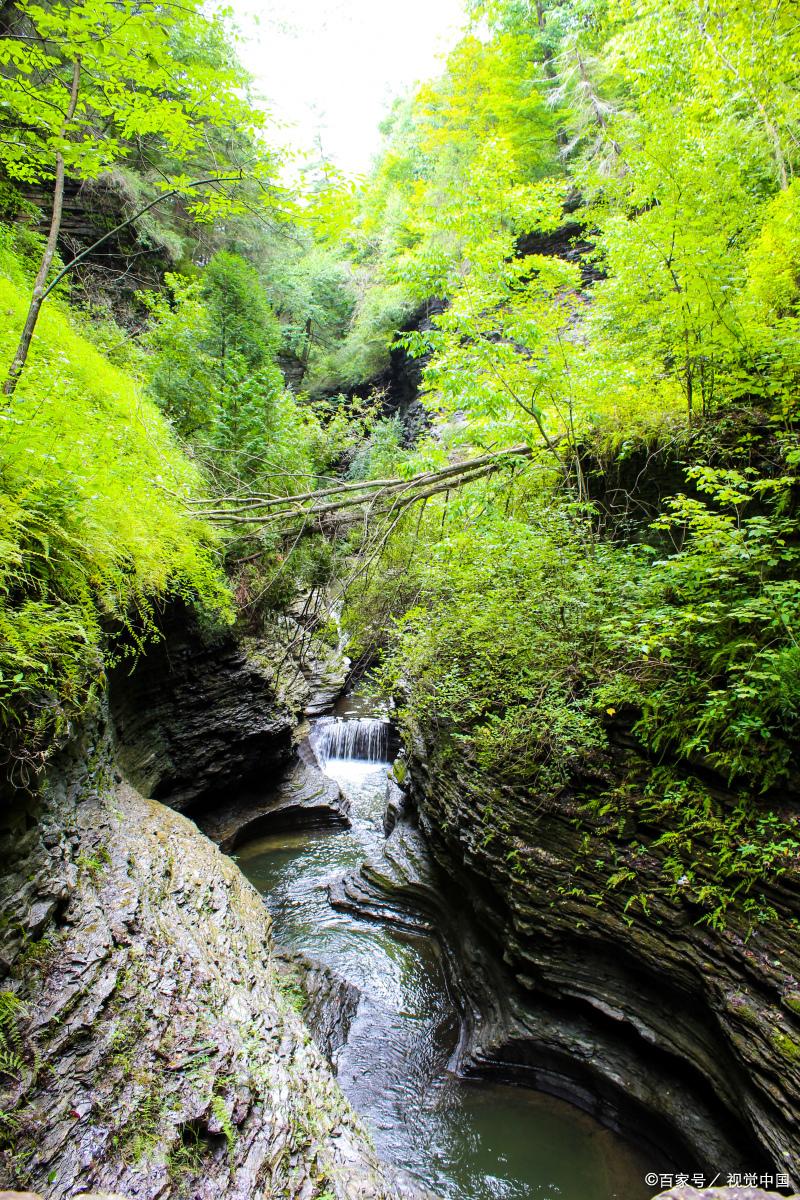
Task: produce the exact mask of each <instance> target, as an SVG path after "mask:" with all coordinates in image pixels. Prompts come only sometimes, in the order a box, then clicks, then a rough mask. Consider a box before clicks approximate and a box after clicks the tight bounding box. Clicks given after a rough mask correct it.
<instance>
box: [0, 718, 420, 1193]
mask: <svg viewBox="0 0 800 1200" xmlns="http://www.w3.org/2000/svg"><path fill="white" fill-rule="evenodd" d="M2 823H3V829H2V852H3V857H4V861H5V862H6V864H7V866H6V870H5V872H4V874H3V879H2V882H1V883H0V896H1V897H2V911H3V914H4V921H5V936H4V944H3V972H4V975H5V979H4V981H3V983H2V989H1V991H2V1002H1V1007H0V1031H2V1039H3V1048H4V1053H5V1055H6V1057H5V1059H4V1060H3V1066H4V1072H5V1073H4V1075H3V1076H2V1085H3V1088H2V1091H3V1094H2V1096H1V1097H0V1110H1V1111H2V1120H1V1122H0V1145H2V1160H1V1162H2V1165H1V1166H0V1187H2V1186H4V1185H5V1186H15V1185H16V1186H24V1187H32V1188H35V1189H36V1190H39V1191H41V1192H43V1193H44V1194H45V1195H47V1197H48V1200H61V1198H62V1197H71V1196H73V1195H74V1194H76V1193H78V1192H81V1191H91V1190H108V1191H113V1192H119V1193H122V1194H124V1195H126V1196H131V1197H132V1196H135V1197H137V1200H155V1198H156V1197H159V1198H160V1200H166V1198H167V1197H171V1196H176V1197H177V1196H188V1195H191V1196H192V1197H194V1198H196V1200H205V1198H208V1200H211V1198H212V1197H213V1198H214V1200H217V1198H218V1197H220V1196H222V1195H224V1196H226V1197H228V1198H229V1200H237V1198H240V1200H245V1198H247V1200H260V1198H261V1197H265V1198H266V1197H273V1196H284V1197H287V1198H288V1197H298V1198H300V1197H302V1198H303V1200H311V1198H313V1197H321V1196H323V1195H325V1196H335V1197H337V1200H345V1198H347V1200H355V1198H356V1197H358V1198H360V1200H367V1198H369V1197H374V1198H375V1200H378V1198H381V1200H396V1198H397V1197H399V1196H400V1195H401V1194H406V1193H402V1192H401V1190H399V1185H397V1186H396V1185H395V1184H394V1183H393V1182H391V1181H390V1180H389V1179H388V1178H387V1177H386V1176H385V1175H384V1174H383V1172H382V1169H381V1167H380V1165H379V1163H378V1161H377V1159H376V1157H375V1155H374V1152H373V1151H372V1149H371V1148H370V1145H369V1142H368V1139H367V1137H366V1135H365V1133H364V1130H363V1129H362V1128H361V1126H360V1125H359V1122H358V1120H357V1118H356V1117H355V1115H354V1114H353V1112H352V1110H351V1109H350V1108H349V1106H348V1104H347V1102H346V1101H345V1100H344V1098H343V1096H342V1095H341V1093H340V1091H339V1089H338V1086H337V1085H336V1083H335V1081H334V1079H333V1077H332V1075H331V1073H330V1070H329V1068H328V1066H327V1064H326V1063H325V1061H324V1059H323V1057H322V1055H321V1053H320V1052H319V1051H318V1049H317V1048H316V1046H315V1045H314V1044H313V1042H312V1041H311V1039H310V1037H309V1035H308V1032H307V1030H306V1029H305V1027H304V1025H303V1024H302V1023H301V1021H300V1018H299V1017H298V1015H297V1013H296V1012H295V1009H294V1007H293V1003H292V997H291V994H290V993H289V990H288V989H287V987H286V983H285V979H284V980H282V976H281V974H280V972H279V971H278V970H277V969H276V963H275V961H274V958H273V948H272V944H271V939H270V930H269V918H268V916H267V913H266V909H265V907H264V905H263V903H262V901H261V898H260V897H259V896H258V894H257V893H256V892H255V890H254V889H253V888H252V887H251V886H250V885H249V884H248V883H247V882H246V881H245V880H244V878H243V876H242V875H241V873H240V872H239V871H238V869H237V868H236V866H235V865H234V864H233V862H231V861H230V860H229V859H227V858H225V857H224V856H223V855H222V854H221V853H220V852H219V851H218V850H217V849H216V848H215V847H214V846H213V845H212V844H211V842H209V841H208V840H207V839H206V838H205V837H204V836H203V835H202V834H200V833H199V831H198V830H197V828H196V826H195V825H194V824H193V823H192V822H190V821H189V820H187V819H186V818H185V817H184V816H181V815H179V814H178V813H176V812H174V811H172V810H170V809H168V808H166V807H164V806H163V805H161V804H159V803H157V802H154V801H152V800H148V799H145V798H144V797H143V796H142V795H141V794H140V793H139V792H137V791H136V790H135V789H134V788H133V787H132V786H130V784H128V783H126V782H125V781H124V780H122V779H121V777H120V775H119V774H118V773H117V772H116V770H115V767H114V762H113V756H112V750H111V742H110V739H109V737H108V736H107V733H106V731H105V730H104V729H102V728H100V729H97V730H95V732H94V733H93V734H92V735H90V736H87V738H86V739H85V740H84V741H83V742H82V743H74V744H73V745H72V746H71V747H70V748H69V750H68V751H66V752H65V753H64V754H62V755H61V756H60V758H58V759H56V760H55V761H54V762H53V764H52V767H51V771H50V776H49V779H48V781H47V784H46V786H45V787H44V789H43V791H42V794H41V795H40V796H39V797H38V798H30V797H29V798H23V797H17V799H16V801H15V802H14V803H12V804H10V805H8V806H7V807H6V809H5V811H4V813H3V818H2ZM408 1194H410V1193H408Z"/></svg>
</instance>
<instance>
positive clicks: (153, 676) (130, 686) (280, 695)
mask: <svg viewBox="0 0 800 1200" xmlns="http://www.w3.org/2000/svg"><path fill="white" fill-rule="evenodd" d="M162 634H163V636H162V637H161V639H160V640H159V641H158V642H156V643H155V644H154V645H153V646H151V647H150V648H148V650H147V652H146V653H145V654H144V655H143V656H142V657H141V658H140V659H139V660H138V661H137V663H136V665H135V669H134V670H133V671H131V670H130V669H129V668H126V667H125V666H122V667H119V668H118V669H117V670H116V671H115V672H114V673H113V675H112V678H111V686H110V703H111V714H112V719H113V722H114V726H115V739H116V746H117V751H116V752H117V756H118V759H119V762H120V764H121V766H122V768H123V770H124V771H125V774H126V776H127V777H128V778H129V779H130V780H131V781H132V782H133V783H134V784H135V785H136V786H137V787H138V788H139V790H140V791H142V792H143V793H144V794H145V795H148V796H152V797H153V798H154V799H157V800H163V801H164V802H165V803H166V804H169V805H170V807H172V808H176V809H178V810H179V811H181V812H192V813H195V812H200V811H203V810H207V809H209V808H215V809H216V808H218V807H219V806H221V805H222V804H224V803H226V802H228V801H230V799H231V798H232V797H234V796H236V797H238V796H240V795H241V793H242V792H243V791H245V790H247V789H249V790H250V792H251V793H252V794H253V795H254V796H255V795H257V794H258V793H259V792H261V793H264V792H265V791H267V790H268V789H269V788H271V787H272V786H273V785H274V784H275V783H276V782H277V780H278V779H279V778H280V776H281V773H282V769H283V767H284V766H285V765H286V764H287V763H288V762H289V761H290V760H291V758H292V756H293V752H294V740H295V730H296V729H297V726H298V721H299V720H300V719H301V718H302V716H303V715H304V714H305V713H306V712H308V713H314V712H316V711H318V709H319V707H320V705H321V704H323V703H324V702H325V701H326V700H328V699H329V698H330V696H331V695H332V694H338V691H340V690H341V688H342V686H343V684H344V679H345V677H346V673H347V660H346V659H344V658H342V657H341V656H340V655H338V654H337V653H336V652H335V651H332V650H330V649H329V648H328V647H327V646H325V645H324V644H323V643H322V642H320V641H319V640H318V639H312V638H311V637H310V636H309V635H308V633H307V632H304V631H303V630H301V629H300V627H299V626H298V625H297V623H296V622H294V621H292V620H291V619H290V618H288V617H287V618H284V621H283V625H282V626H280V627H278V626H276V627H275V628H274V629H273V630H271V631H268V632H267V633H266V634H263V635H262V636H261V637H260V638H259V639H258V640H256V639H253V638H249V639H248V638H243V637H241V636H237V635H236V634H234V633H222V634H220V635H217V636H215V637H209V636H204V635H203V634H202V633H201V632H200V631H199V630H198V629H197V628H196V626H195V624H194V623H193V621H192V620H191V618H190V616H189V614H188V613H187V612H186V611H185V610H183V609H182V608H180V607H175V608H174V609H172V610H171V611H170V613H169V614H168V616H167V617H166V619H165V621H164V628H163V630H162ZM293 641H296V642H297V643H298V645H302V646H303V648H304V654H303V656H302V658H301V656H300V654H299V652H298V651H297V650H296V649H294V647H293Z"/></svg>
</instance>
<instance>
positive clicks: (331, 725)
mask: <svg viewBox="0 0 800 1200" xmlns="http://www.w3.org/2000/svg"><path fill="white" fill-rule="evenodd" d="M389 729H390V725H389V722H388V721H384V720H382V719H381V718H380V717H323V718H322V719H321V720H320V721H318V722H317V727H316V731H315V733H316V736H315V737H314V750H315V752H316V755H317V758H318V759H319V763H320V766H321V767H323V768H324V767H325V765H326V763H328V762H330V761H331V760H332V759H339V760H342V759H343V760H344V761H346V762H353V761H356V762H371V763H383V762H388V761H389Z"/></svg>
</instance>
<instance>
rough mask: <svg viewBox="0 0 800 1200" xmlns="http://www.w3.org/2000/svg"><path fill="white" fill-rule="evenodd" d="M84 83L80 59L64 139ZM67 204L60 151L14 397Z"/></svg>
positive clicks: (12, 378) (13, 380)
mask: <svg viewBox="0 0 800 1200" xmlns="http://www.w3.org/2000/svg"><path fill="white" fill-rule="evenodd" d="M80 80H81V60H80V58H76V59H75V62H74V63H73V65H72V87H71V89H70V95H69V105H68V106H67V111H66V115H65V117H64V123H63V125H62V126H61V131H60V133H59V136H60V137H62V138H63V137H64V136H65V134H66V132H67V129H68V127H69V123H70V121H71V120H72V118H73V117H74V116H75V108H76V106H77V103H78V88H79V87H80ZM63 205H64V155H63V154H62V153H61V151H60V150H59V151H58V152H57V153H56V177H55V186H54V188H53V214H52V216H51V218H50V232H49V233H48V235H47V245H46V246H45V248H44V254H43V255H42V261H41V263H40V264H39V270H38V272H37V275H36V281H35V283H34V285H33V295H32V296H31V303H30V307H29V308H28V315H27V317H26V318H25V325H24V326H23V329H22V336H21V337H20V339H19V345H18V346H17V352H16V354H15V355H14V361H13V362H12V364H11V366H10V368H9V371H8V375H7V376H6V380H5V383H4V384H3V394H4V395H6V396H13V394H14V390H15V388H16V386H17V383H18V382H19V377H20V375H21V374H22V372H23V369H24V367H25V363H26V361H27V358H28V351H29V350H30V346H31V339H32V338H33V331H34V329H35V328H36V322H37V321H38V319H39V311H40V309H41V307H42V302H43V300H44V297H45V292H46V288H47V276H48V275H49V274H50V267H51V266H52V265H53V258H54V256H55V252H56V245H57V243H58V234H59V231H60V229H61V212H62V209H63Z"/></svg>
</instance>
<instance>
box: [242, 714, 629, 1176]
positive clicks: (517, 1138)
mask: <svg viewBox="0 0 800 1200" xmlns="http://www.w3.org/2000/svg"><path fill="white" fill-rule="evenodd" d="M361 712H363V709H360V706H359V704H358V702H352V701H351V702H348V701H343V702H340V704H339V706H338V716H336V717H334V718H330V717H328V718H321V719H320V720H319V721H318V722H316V723H315V729H314V734H313V737H312V741H313V742H314V744H315V749H316V753H317V756H318V758H319V759H320V762H321V764H322V766H323V769H324V770H325V772H326V773H327V774H328V775H330V776H331V778H333V779H334V780H336V782H337V783H338V784H339V785H340V787H341V788H342V791H343V792H344V793H345V794H346V795H347V796H348V798H349V799H350V802H351V820H352V827H351V828H350V829H344V830H330V829H305V830H302V831H300V832H292V831H285V830H284V831H281V832H277V833H274V834H272V835H270V836H267V837H261V838H259V839H258V840H256V841H253V842H251V843H249V844H247V845H244V846H242V847H240V849H239V850H238V851H237V855H236V857H237V858H238V861H239V865H240V867H241V869H242V871H243V872H244V874H245V875H246V876H247V877H248V879H250V881H251V882H252V883H253V884H254V885H255V886H256V887H257V888H258V889H259V891H260V892H261V893H262V895H263V896H264V899H265V902H266V904H267V906H268V908H269V910H270V913H271V914H272V917H273V920H274V932H275V938H276V941H277V942H278V944H279V945H281V946H283V947H285V948H287V949H289V950H295V951H301V952H302V953H304V954H306V955H308V956H310V957H312V958H316V959H319V960H321V961H322V962H323V963H325V964H326V965H327V966H329V967H330V968H332V969H333V970H334V971H335V972H336V973H337V974H339V975H340V976H343V977H344V978H345V979H347V980H348V981H350V982H351V983H353V984H354V985H355V986H356V987H357V988H358V989H359V990H360V992H361V993H362V996H361V1000H360V1003H359V1006H358V1011H357V1013H356V1016H355V1018H354V1020H353V1023H352V1025H351V1027H350V1032H349V1035H348V1039H347V1042H346V1044H345V1045H344V1046H343V1047H342V1048H341V1049H340V1050H339V1052H338V1055H337V1059H336V1062H335V1064H334V1066H335V1068H336V1071H337V1076H338V1080H339V1083H340V1085H341V1087H342V1088H343V1090H344V1092H345V1093H346V1095H347V1096H348V1098H349V1100H350V1102H351V1103H352V1105H353V1107H354V1108H355V1109H356V1110H357V1111H358V1113H359V1114H360V1115H361V1117H362V1119H363V1120H364V1121H365V1122H366V1124H367V1125H368V1127H369V1129H370V1132H371V1134H372V1136H373V1139H374V1142H375V1145H376V1147H377V1149H378V1152H379V1153H380V1155H381V1156H382V1157H383V1158H384V1159H385V1160H386V1161H388V1162H390V1163H392V1164H393V1165H395V1166H396V1167H400V1168H403V1169H405V1170H407V1171H410V1172H411V1173H413V1174H414V1175H415V1176H417V1177H418V1178H419V1179H420V1180H421V1181H422V1182H423V1183H425V1184H427V1186H428V1187H430V1188H432V1189H433V1190H434V1191H435V1192H436V1193H438V1195H440V1196H441V1197H443V1198H444V1200H490V1198H497V1200H511V1198H517V1197H526V1198H527V1197H530V1198H536V1200H613V1198H614V1197H620V1200H621V1198H622V1197H624V1198H625V1200H638V1198H642V1200H644V1197H647V1196H648V1195H649V1194H650V1192H651V1191H652V1189H648V1188H647V1187H646V1186H645V1183H644V1175H645V1171H646V1170H647V1167H646V1164H644V1163H643V1162H642V1158H641V1155H640V1154H639V1152H638V1151H636V1150H635V1149H634V1148H632V1147H631V1146H629V1145H628V1144H627V1143H626V1142H625V1141H623V1139H621V1138H620V1137H619V1136H617V1135H616V1134H614V1133H612V1132H611V1131H610V1130H608V1129H606V1128H604V1127H603V1126H602V1125H600V1124H599V1123H598V1122H597V1121H595V1120H594V1118H592V1117H590V1116H588V1115H587V1114H585V1113H583V1112H581V1111H580V1110H579V1109H577V1108H575V1107H573V1106H572V1105H570V1104H567V1103H566V1102H564V1101H562V1100H557V1099H555V1098H553V1097H551V1096H547V1095H544V1094H542V1093H539V1092H535V1091H533V1090H531V1089H528V1088H523V1087H515V1086H512V1085H508V1084H499V1083H496V1082H493V1081H488V1080H472V1079H462V1078H459V1077H457V1076H456V1075H454V1074H453V1073H452V1072H450V1071H448V1061H449V1059H450V1057H451V1054H452V1052H453V1049H454V1047H455V1045H456V1042H457V1038H458V1015H457V1010H456V1005H455V1004H454V1001H453V999H452V997H451V996H450V994H449V992H448V985H447V980H446V975H445V971H444V966H443V963H442V957H441V951H440V948H439V945H438V943H437V942H436V940H435V939H433V938H430V937H427V936H423V935H420V934H412V933H407V932H404V931H402V930H398V929H396V928H393V927H389V926H384V925H381V924H376V923H374V922H371V921H366V920H360V919H359V918H358V917H356V916H354V915H352V914H351V913H349V912H341V911H337V910H335V909H334V908H333V907H332V906H331V904H330V902H329V899H328V884H329V883H330V882H331V881H333V880H335V879H338V878H340V877H341V876H342V875H344V874H347V873H349V872H352V871H355V870H357V869H358V867H359V866H360V864H361V863H362V862H363V861H364V859H365V858H366V857H367V856H369V855H370V854H374V853H375V852H376V851H377V850H378V849H379V848H380V845H381V843H382V842H383V840H384V832H383V810H384V804H385V788H386V776H387V772H388V767H389V764H388V762H387V761H385V760H386V759H387V758H388V725H387V724H385V723H384V722H382V721H380V720H379V719H375V718H371V719H370V718H365V717H363V716H362V715H360V714H361Z"/></svg>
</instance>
